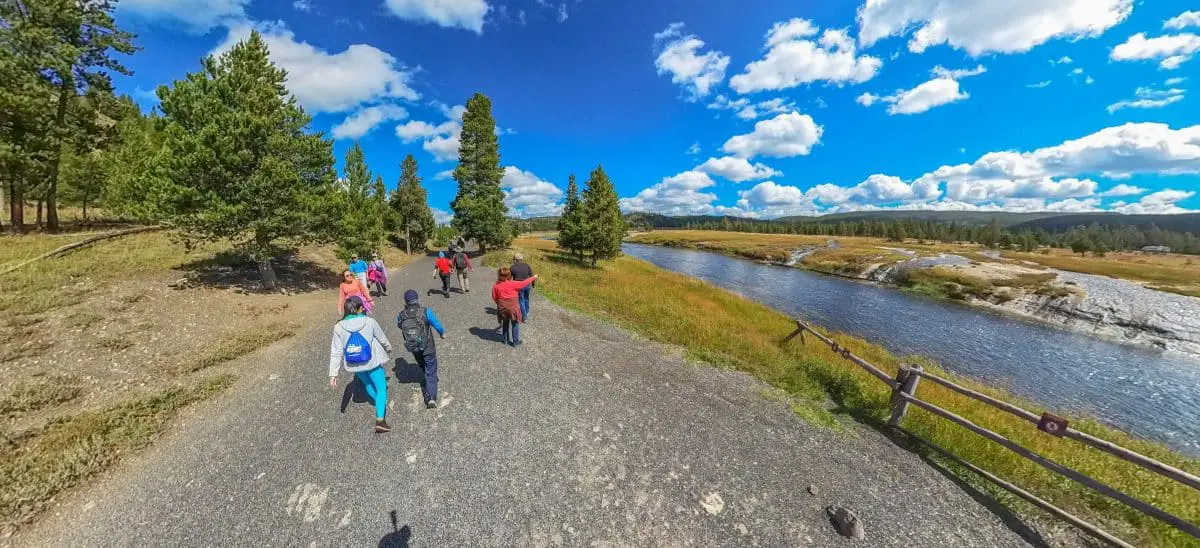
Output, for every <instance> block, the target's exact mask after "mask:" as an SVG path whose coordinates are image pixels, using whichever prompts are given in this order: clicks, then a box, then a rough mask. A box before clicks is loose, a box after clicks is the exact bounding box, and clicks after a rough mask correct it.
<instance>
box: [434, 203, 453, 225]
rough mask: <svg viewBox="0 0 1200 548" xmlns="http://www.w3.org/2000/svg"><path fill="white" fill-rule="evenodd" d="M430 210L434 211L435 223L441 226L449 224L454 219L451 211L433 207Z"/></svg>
mask: <svg viewBox="0 0 1200 548" xmlns="http://www.w3.org/2000/svg"><path fill="white" fill-rule="evenodd" d="M430 209H431V210H433V222H435V223H437V224H439V225H444V224H449V223H450V221H451V220H453V219H454V214H453V213H450V212H449V211H446V210H444V209H438V208H436V207H431V208H430Z"/></svg>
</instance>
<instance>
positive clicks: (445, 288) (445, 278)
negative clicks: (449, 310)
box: [438, 272, 450, 297]
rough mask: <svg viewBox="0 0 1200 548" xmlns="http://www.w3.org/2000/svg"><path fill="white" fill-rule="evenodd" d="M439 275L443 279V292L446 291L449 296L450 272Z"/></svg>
mask: <svg viewBox="0 0 1200 548" xmlns="http://www.w3.org/2000/svg"><path fill="white" fill-rule="evenodd" d="M438 277H440V278H441V279H442V293H445V294H446V296H447V297H449V296H450V273H449V272H447V273H445V274H438Z"/></svg>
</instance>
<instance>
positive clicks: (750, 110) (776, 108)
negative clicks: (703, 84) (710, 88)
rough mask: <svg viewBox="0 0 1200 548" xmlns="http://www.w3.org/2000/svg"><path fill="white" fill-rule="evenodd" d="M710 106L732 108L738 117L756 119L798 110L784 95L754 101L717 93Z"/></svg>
mask: <svg viewBox="0 0 1200 548" xmlns="http://www.w3.org/2000/svg"><path fill="white" fill-rule="evenodd" d="M708 108H710V109H713V110H731V111H734V115H735V116H737V117H738V118H741V119H743V120H754V119H757V118H759V117H762V116H768V115H771V114H780V113H783V112H790V111H793V110H796V105H795V104H794V103H792V102H791V101H788V100H786V99H783V98H782V97H776V98H774V99H768V100H766V101H759V102H757V103H752V102H750V100H749V99H746V98H744V97H743V98H741V99H729V98H728V97H726V96H724V95H717V96H716V98H715V99H713V102H712V103H709V104H708Z"/></svg>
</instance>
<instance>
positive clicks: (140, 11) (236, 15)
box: [116, 0, 250, 34]
mask: <svg viewBox="0 0 1200 548" xmlns="http://www.w3.org/2000/svg"><path fill="white" fill-rule="evenodd" d="M249 4H250V0H121V2H117V3H116V6H117V12H118V14H119V15H131V16H133V17H135V18H139V19H144V20H148V21H160V22H165V23H167V24H169V25H179V26H181V27H183V28H184V29H185V30H187V31H188V32H191V33H195V34H204V33H206V32H208V31H210V30H212V29H213V28H216V27H219V26H222V25H227V24H230V23H234V22H237V21H242V20H244V19H246V6H247V5H249Z"/></svg>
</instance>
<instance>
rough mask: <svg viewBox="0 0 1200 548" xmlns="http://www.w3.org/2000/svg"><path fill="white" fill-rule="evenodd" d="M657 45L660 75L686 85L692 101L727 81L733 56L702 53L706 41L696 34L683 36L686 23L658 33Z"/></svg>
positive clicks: (674, 24) (655, 63)
mask: <svg viewBox="0 0 1200 548" xmlns="http://www.w3.org/2000/svg"><path fill="white" fill-rule="evenodd" d="M654 46H655V48H656V49H658V57H657V58H655V60H654V67H655V68H656V69H657V70H658V74H670V75H671V82H674V83H676V84H680V85H682V86H683V88H684V90H686V91H687V99H688V100H689V101H694V100H696V99H698V98H700V97H704V96H706V95H708V93H709V91H710V90H711V89H712V88H713V87H714V86H716V85H717V84H720V83H721V82H722V81H723V80H724V79H725V69H726V67H728V66H729V56H727V55H724V54H722V53H721V52H719V51H710V52H707V53H704V54H702V55H701V54H699V53H698V52H699V51H700V48H703V47H704V41H702V40H700V39H699V38H696V36H695V35H692V34H683V23H671V24H670V25H668V26H667V28H665V29H663V30H662V31H661V32H658V33H656V34H655V35H654Z"/></svg>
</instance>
